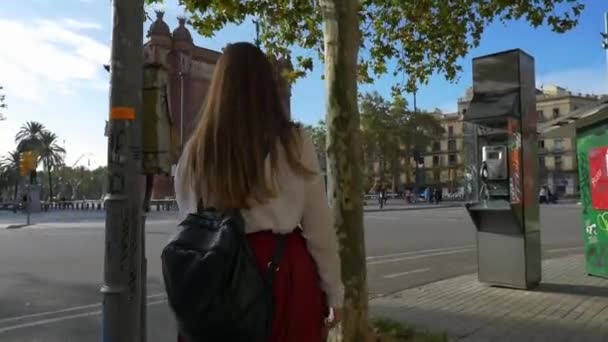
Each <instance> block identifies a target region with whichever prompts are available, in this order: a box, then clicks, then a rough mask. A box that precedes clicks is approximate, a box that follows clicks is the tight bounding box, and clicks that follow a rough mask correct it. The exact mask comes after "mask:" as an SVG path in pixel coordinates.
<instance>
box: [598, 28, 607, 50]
mask: <svg viewBox="0 0 608 342" xmlns="http://www.w3.org/2000/svg"><path fill="white" fill-rule="evenodd" d="M600 34H601V35H602V47H603V48H604V50H608V33H603V32H600Z"/></svg>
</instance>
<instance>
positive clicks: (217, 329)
mask: <svg viewBox="0 0 608 342" xmlns="http://www.w3.org/2000/svg"><path fill="white" fill-rule="evenodd" d="M180 226H181V228H182V230H181V231H180V232H179V233H178V234H177V235H176V236H175V237H174V238H173V239H172V240H171V241H170V242H169V243H168V244H167V246H165V248H164V249H163V252H162V256H161V259H162V270H163V278H164V282H165V287H166V291H167V296H168V299H169V305H170V306H171V308H172V310H173V312H174V314H175V316H176V318H177V322H178V326H179V331H180V334H181V335H182V337H183V338H185V339H186V340H188V341H190V342H220V341H234V342H239V341H254V342H256V341H260V342H266V341H268V339H269V337H270V333H271V326H272V320H273V304H274V303H273V295H272V283H273V280H274V275H275V272H276V270H277V268H278V265H279V261H280V259H281V257H282V254H283V249H284V245H285V241H284V239H285V238H284V236H282V235H277V239H278V241H277V247H276V249H275V251H274V255H273V257H272V259H271V261H270V262H269V263H268V270H267V271H266V272H260V270H259V269H258V267H257V265H256V261H255V258H254V256H253V253H252V251H251V249H250V248H249V244H248V242H247V239H246V236H245V229H244V226H245V224H244V221H243V218H242V216H241V214H240V212H239V211H238V210H235V211H226V212H223V211H217V210H214V209H204V210H203V209H200V206H199V210H198V213H196V214H190V215H188V217H187V218H186V219H185V220H184V221H183V222H182V223H181V224H180Z"/></svg>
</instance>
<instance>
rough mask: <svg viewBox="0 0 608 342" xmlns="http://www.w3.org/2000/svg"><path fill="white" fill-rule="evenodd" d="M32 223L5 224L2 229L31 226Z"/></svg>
mask: <svg viewBox="0 0 608 342" xmlns="http://www.w3.org/2000/svg"><path fill="white" fill-rule="evenodd" d="M32 225H33V224H11V225H8V226H6V227H5V228H4V229H20V228H24V227H28V226H32Z"/></svg>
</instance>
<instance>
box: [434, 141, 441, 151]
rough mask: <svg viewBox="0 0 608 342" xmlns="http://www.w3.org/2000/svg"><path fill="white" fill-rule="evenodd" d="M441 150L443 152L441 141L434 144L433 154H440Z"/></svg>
mask: <svg viewBox="0 0 608 342" xmlns="http://www.w3.org/2000/svg"><path fill="white" fill-rule="evenodd" d="M439 150H441V144H440V143H439V141H434V142H433V152H439Z"/></svg>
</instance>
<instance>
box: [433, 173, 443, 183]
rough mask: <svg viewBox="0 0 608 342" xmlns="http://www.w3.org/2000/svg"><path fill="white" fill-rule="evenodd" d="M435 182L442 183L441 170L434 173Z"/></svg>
mask: <svg viewBox="0 0 608 342" xmlns="http://www.w3.org/2000/svg"><path fill="white" fill-rule="evenodd" d="M433 180H434V181H435V182H436V183H439V182H440V181H441V171H439V170H436V171H433Z"/></svg>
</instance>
